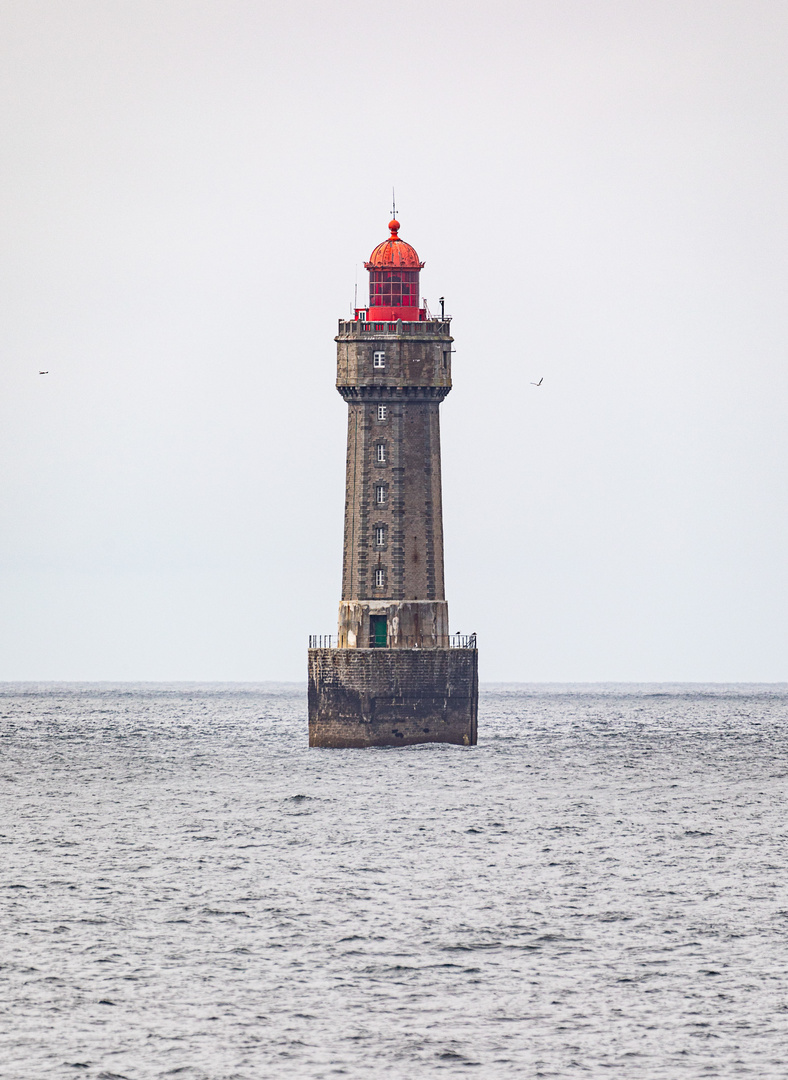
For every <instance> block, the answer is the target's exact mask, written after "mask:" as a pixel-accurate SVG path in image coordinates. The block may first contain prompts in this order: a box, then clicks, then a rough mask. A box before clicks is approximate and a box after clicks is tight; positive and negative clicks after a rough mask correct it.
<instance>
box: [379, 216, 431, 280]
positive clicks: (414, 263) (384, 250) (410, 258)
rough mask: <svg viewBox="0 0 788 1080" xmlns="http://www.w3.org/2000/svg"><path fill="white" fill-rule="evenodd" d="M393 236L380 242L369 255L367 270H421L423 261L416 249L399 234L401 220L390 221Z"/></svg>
mask: <svg viewBox="0 0 788 1080" xmlns="http://www.w3.org/2000/svg"><path fill="white" fill-rule="evenodd" d="M389 228H390V229H391V236H390V237H389V238H388V240H384V241H383V243H382V244H378V246H377V247H376V248H375V250H374V251H373V252H372V254H371V255H370V257H369V262H367V263H364V266H365V267H366V269H367V270H421V268H422V266H424V263H423V262H419V257H418V255H417V254H416V249H415V248H412V247H411V246H410V244H406V243H405V241H404V240H400V238H399V237H398V236H397V233H398V232H399V222H398V221H396V220H395V221H390V222H389Z"/></svg>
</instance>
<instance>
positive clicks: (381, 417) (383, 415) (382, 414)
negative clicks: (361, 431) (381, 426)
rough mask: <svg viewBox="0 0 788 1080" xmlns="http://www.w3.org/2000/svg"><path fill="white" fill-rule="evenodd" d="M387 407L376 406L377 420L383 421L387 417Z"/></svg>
mask: <svg viewBox="0 0 788 1080" xmlns="http://www.w3.org/2000/svg"><path fill="white" fill-rule="evenodd" d="M388 411H389V407H388V405H378V420H385V419H386V417H387V415H388Z"/></svg>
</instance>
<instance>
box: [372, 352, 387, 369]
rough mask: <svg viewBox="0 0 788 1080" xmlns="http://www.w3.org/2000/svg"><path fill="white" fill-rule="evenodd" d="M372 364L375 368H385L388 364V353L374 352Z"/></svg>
mask: <svg viewBox="0 0 788 1080" xmlns="http://www.w3.org/2000/svg"><path fill="white" fill-rule="evenodd" d="M372 366H373V367H374V368H384V367H385V366H386V354H385V353H384V352H376V353H373V354H372Z"/></svg>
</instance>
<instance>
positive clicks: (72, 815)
mask: <svg viewBox="0 0 788 1080" xmlns="http://www.w3.org/2000/svg"><path fill="white" fill-rule="evenodd" d="M0 754H1V755H2V757H1V758H0V777H1V780H0V1077H2V1078H3V1080H37V1078H39V1077H40V1078H47V1080H61V1078H64V1080H65V1078H72V1077H84V1078H90V1080H119V1078H125V1080H149V1078H178V1080H260V1078H269V1077H270V1078H276V1080H289V1078H293V1080H296V1078H297V1080H301V1078H303V1080H322V1078H334V1077H342V1078H347V1080H370V1078H377V1077H382V1078H391V1080H399V1078H402V1080H421V1078H432V1077H435V1078H439V1077H467V1076H476V1077H479V1078H481V1080H496V1078H499V1077H500V1078H503V1077H527V1078H531V1077H534V1078H535V1077H561V1078H565V1077H573V1076H578V1077H582V1076H588V1077H615V1076H618V1077H622V1078H626V1080H641V1078H643V1080H646V1078H648V1080H660V1078H676V1080H683V1078H693V1080H694V1078H700V1077H724V1078H731V1077H739V1076H749V1077H758V1078H761V1080H763V1078H771V1077H774V1078H778V1077H779V1078H785V1077H786V1076H788V889H787V888H786V873H787V867H788V818H787V817H786V792H787V791H788V685H765V686H755V685H746V686H745V685H708V686H707V685H695V684H693V685H583V686H579V685H570V686H555V685H549V686H532V685H506V686H485V687H483V688H482V693H481V699H480V716H479V744H478V746H476V747H467V748H466V747H457V746H441V745H425V746H414V747H409V748H396V749H368V750H310V749H308V747H307V718H306V690H305V687H304V686H301V685H294V684H290V685H287V684H283V685H279V684H270V683H269V684H256V685H246V684H233V685H215V684H117V685H114V684H113V685H110V684H51V683H50V684H21V683H16V684H9V683H6V684H2V685H1V686H0Z"/></svg>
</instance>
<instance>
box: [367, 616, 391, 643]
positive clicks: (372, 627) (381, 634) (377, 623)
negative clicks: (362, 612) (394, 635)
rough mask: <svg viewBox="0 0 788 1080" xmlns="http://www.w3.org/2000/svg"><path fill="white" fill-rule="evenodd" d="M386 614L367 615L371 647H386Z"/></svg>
mask: <svg viewBox="0 0 788 1080" xmlns="http://www.w3.org/2000/svg"><path fill="white" fill-rule="evenodd" d="M386 644H387V641H386V616H385V615H370V617H369V645H370V648H372V649H385V648H386Z"/></svg>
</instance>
